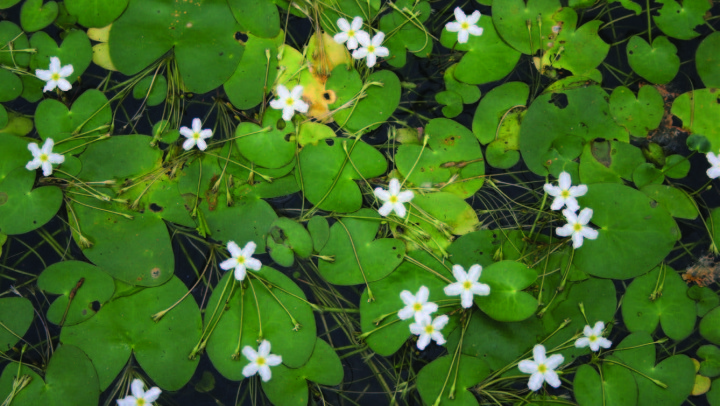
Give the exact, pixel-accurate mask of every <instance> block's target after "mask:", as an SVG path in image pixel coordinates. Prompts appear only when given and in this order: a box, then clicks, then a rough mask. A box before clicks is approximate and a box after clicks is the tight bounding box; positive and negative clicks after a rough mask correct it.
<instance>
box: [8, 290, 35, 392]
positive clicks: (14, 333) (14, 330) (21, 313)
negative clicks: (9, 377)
mask: <svg viewBox="0 0 720 406" xmlns="http://www.w3.org/2000/svg"><path fill="white" fill-rule="evenodd" d="M33 316H35V312H34V311H33V305H32V303H30V301H29V300H28V299H26V298H24V297H4V298H2V299H0V322H1V323H2V324H3V326H4V327H3V328H2V329H0V351H3V352H6V351H8V350H10V349H11V348H12V347H13V346H14V345H15V344H16V343H17V342H18V341H20V339H21V338H22V337H23V336H24V335H25V333H26V332H27V330H28V328H30V324H31V323H32V321H33ZM0 387H1V385H0ZM0 393H3V392H2V391H1V390H0Z"/></svg>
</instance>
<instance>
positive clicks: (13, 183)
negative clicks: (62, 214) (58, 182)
mask: <svg viewBox="0 0 720 406" xmlns="http://www.w3.org/2000/svg"><path fill="white" fill-rule="evenodd" d="M33 183H35V171H28V170H27V169H25V168H17V169H15V170H13V171H12V172H10V173H9V174H8V175H7V177H6V178H5V180H3V181H2V183H0V233H3V234H7V235H14V234H24V233H27V232H30V231H32V230H35V229H37V228H40V227H42V226H44V225H45V223H47V222H48V221H50V219H52V218H53V217H54V216H55V214H56V213H57V212H58V210H60V205H61V204H62V192H61V191H60V188H58V187H56V186H42V187H39V188H36V189H33V188H32V187H33Z"/></svg>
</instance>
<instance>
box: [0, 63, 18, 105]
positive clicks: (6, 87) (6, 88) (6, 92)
mask: <svg viewBox="0 0 720 406" xmlns="http://www.w3.org/2000/svg"><path fill="white" fill-rule="evenodd" d="M22 91H23V84H22V80H20V78H19V77H17V75H15V74H14V73H12V72H10V71H9V70H5V69H0V102H7V101H11V100H15V99H16V98H17V97H18V96H20V95H21V94H22Z"/></svg>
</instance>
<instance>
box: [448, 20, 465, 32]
mask: <svg viewBox="0 0 720 406" xmlns="http://www.w3.org/2000/svg"><path fill="white" fill-rule="evenodd" d="M445 29H446V30H448V31H450V32H458V31H460V30H461V29H462V26H461V25H460V23H458V22H451V23H447V24H445Z"/></svg>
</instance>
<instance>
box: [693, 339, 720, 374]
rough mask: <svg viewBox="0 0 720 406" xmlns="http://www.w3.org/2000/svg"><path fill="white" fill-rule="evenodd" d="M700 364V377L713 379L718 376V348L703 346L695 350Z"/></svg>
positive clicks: (719, 372) (719, 351)
mask: <svg viewBox="0 0 720 406" xmlns="http://www.w3.org/2000/svg"><path fill="white" fill-rule="evenodd" d="M697 356H698V357H699V358H700V359H702V360H703V361H702V362H701V363H700V370H699V371H698V372H699V373H700V375H702V376H707V377H708V378H714V377H716V376H718V375H720V348H718V347H716V346H714V345H703V346H701V347H700V348H698V350H697Z"/></svg>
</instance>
